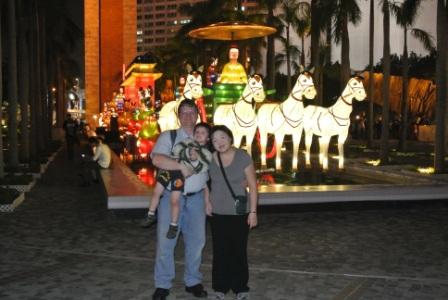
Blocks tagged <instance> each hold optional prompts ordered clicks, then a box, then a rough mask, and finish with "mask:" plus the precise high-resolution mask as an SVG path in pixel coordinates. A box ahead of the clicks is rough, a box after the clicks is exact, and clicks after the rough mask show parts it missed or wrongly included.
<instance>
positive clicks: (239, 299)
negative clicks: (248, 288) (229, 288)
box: [236, 292, 250, 300]
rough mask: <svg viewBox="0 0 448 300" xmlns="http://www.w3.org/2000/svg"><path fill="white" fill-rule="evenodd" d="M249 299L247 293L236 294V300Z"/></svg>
mask: <svg viewBox="0 0 448 300" xmlns="http://www.w3.org/2000/svg"><path fill="white" fill-rule="evenodd" d="M249 299H250V295H249V293H248V292H242V293H238V294H236V300H249Z"/></svg>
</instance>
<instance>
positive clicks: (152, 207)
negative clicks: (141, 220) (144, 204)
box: [149, 182, 165, 213]
mask: <svg viewBox="0 0 448 300" xmlns="http://www.w3.org/2000/svg"><path fill="white" fill-rule="evenodd" d="M164 190H165V187H164V186H163V185H162V184H161V183H160V182H157V183H156V186H155V187H154V191H153V192H152V196H151V203H150V204H149V211H150V212H152V213H154V212H155V211H156V209H157V207H158V206H159V202H160V196H162V193H163V191H164Z"/></svg>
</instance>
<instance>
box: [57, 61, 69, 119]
mask: <svg viewBox="0 0 448 300" xmlns="http://www.w3.org/2000/svg"><path fill="white" fill-rule="evenodd" d="M61 64H62V62H61V58H60V57H59V56H58V57H57V58H56V84H57V88H56V107H57V116H58V118H57V120H58V122H57V124H56V126H57V127H58V128H62V124H63V122H64V121H63V119H64V117H65V111H66V110H65V109H66V107H67V106H66V104H65V101H64V99H65V97H64V90H65V89H64V75H63V70H62V66H61Z"/></svg>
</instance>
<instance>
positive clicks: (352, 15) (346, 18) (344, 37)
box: [334, 0, 361, 89]
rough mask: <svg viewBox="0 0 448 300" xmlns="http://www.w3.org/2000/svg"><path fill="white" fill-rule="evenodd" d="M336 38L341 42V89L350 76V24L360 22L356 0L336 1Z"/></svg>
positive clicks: (337, 41)
mask: <svg viewBox="0 0 448 300" xmlns="http://www.w3.org/2000/svg"><path fill="white" fill-rule="evenodd" d="M334 5H335V11H334V40H335V42H336V44H339V43H341V89H342V88H343V87H344V86H345V85H346V83H347V82H348V80H349V78H350V73H351V71H350V38H349V35H348V24H349V23H352V24H353V25H357V24H359V22H360V21H361V10H360V9H359V6H358V3H357V1H356V0H338V1H336V2H335V3H334Z"/></svg>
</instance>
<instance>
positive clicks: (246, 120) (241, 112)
mask: <svg viewBox="0 0 448 300" xmlns="http://www.w3.org/2000/svg"><path fill="white" fill-rule="evenodd" d="M265 98H266V94H265V93H264V89H263V80H262V79H261V77H260V76H258V75H254V76H253V77H250V78H249V81H248V82H247V85H246V87H245V88H244V90H243V94H242V95H241V97H240V99H239V100H238V102H237V103H235V104H224V105H220V106H219V107H218V108H217V109H216V111H215V114H214V116H213V122H214V124H215V125H226V126H227V127H228V128H229V129H230V130H231V131H232V133H233V137H234V145H235V147H239V146H240V144H241V140H242V138H243V136H245V137H246V145H247V149H246V150H247V152H248V153H249V155H251V154H252V141H253V139H254V136H255V132H256V130H257V116H256V114H255V110H254V108H253V107H252V100H254V101H255V102H262V101H263V100H264V99H265Z"/></svg>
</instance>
